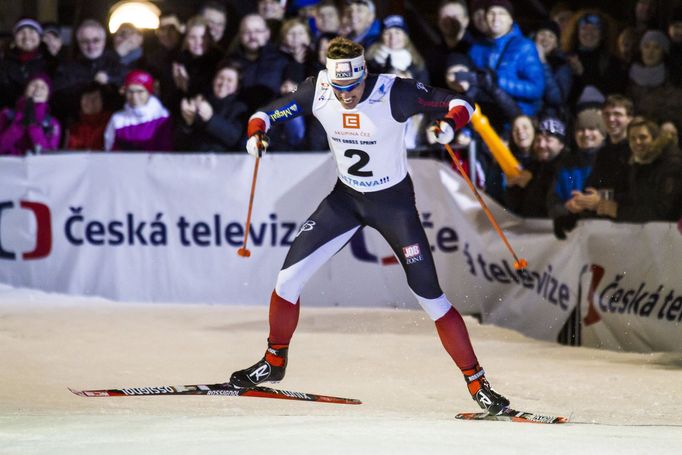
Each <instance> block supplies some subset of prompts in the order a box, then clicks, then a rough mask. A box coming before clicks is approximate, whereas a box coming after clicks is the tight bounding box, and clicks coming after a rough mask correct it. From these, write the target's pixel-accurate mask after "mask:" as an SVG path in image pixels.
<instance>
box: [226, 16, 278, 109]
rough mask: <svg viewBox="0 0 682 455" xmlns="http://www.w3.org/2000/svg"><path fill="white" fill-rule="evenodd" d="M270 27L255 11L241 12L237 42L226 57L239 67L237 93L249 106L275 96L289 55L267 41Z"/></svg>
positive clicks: (262, 103)
mask: <svg viewBox="0 0 682 455" xmlns="http://www.w3.org/2000/svg"><path fill="white" fill-rule="evenodd" d="M269 40H270V29H268V27H267V25H266V24H265V20H264V19H263V18H262V17H261V16H259V15H257V14H249V15H247V16H245V17H244V18H243V19H242V21H241V24H240V26H239V44H238V47H237V49H236V51H235V52H234V53H232V54H231V55H230V59H231V60H233V61H235V62H236V63H237V64H238V65H239V66H240V67H241V68H242V73H241V74H242V81H241V89H240V91H241V94H242V97H243V99H244V101H245V102H246V103H247V104H248V105H249V108H250V109H251V110H253V109H256V108H258V107H260V106H262V105H264V104H266V103H267V102H268V101H270V100H273V99H274V98H275V97H276V96H279V94H280V89H281V86H282V82H283V81H284V80H285V75H286V74H287V71H288V66H289V59H288V57H287V56H286V55H285V54H284V53H282V52H281V51H280V50H279V49H277V48H275V47H274V46H273V45H272V44H269V43H268V41H269Z"/></svg>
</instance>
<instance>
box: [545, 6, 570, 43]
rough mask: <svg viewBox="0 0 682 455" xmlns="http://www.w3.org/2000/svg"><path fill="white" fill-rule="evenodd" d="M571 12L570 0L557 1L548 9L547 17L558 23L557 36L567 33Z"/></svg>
mask: <svg viewBox="0 0 682 455" xmlns="http://www.w3.org/2000/svg"><path fill="white" fill-rule="evenodd" d="M573 14H574V11H573V8H571V4H570V2H557V3H555V4H554V6H552V9H550V10H549V19H550V20H551V21H554V22H556V23H557V24H559V30H560V32H559V36H561V35H565V34H566V33H567V31H568V27H569V24H570V23H571V18H572V17H573Z"/></svg>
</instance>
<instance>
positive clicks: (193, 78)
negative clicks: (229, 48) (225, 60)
mask: <svg viewBox="0 0 682 455" xmlns="http://www.w3.org/2000/svg"><path fill="white" fill-rule="evenodd" d="M219 58H220V56H219V54H218V51H217V50H216V49H215V48H214V47H213V38H212V37H211V33H210V32H209V28H208V23H207V22H206V20H205V19H204V18H203V17H200V16H195V17H193V18H192V19H190V20H189V21H188V22H187V34H186V35H185V38H184V40H183V43H182V50H181V51H180V54H179V55H178V57H177V59H176V60H175V61H174V62H173V81H174V82H175V90H176V99H177V101H176V102H179V99H180V98H182V97H187V96H189V97H194V96H196V95H197V94H199V93H201V92H202V91H203V90H205V89H206V87H210V85H211V75H212V74H213V73H214V71H215V67H216V64H217V63H218V60H219ZM173 106H175V103H174V104H173Z"/></svg>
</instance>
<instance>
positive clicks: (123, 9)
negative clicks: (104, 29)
mask: <svg viewBox="0 0 682 455" xmlns="http://www.w3.org/2000/svg"><path fill="white" fill-rule="evenodd" d="M109 12H110V13H109V32H110V33H116V30H118V28H119V27H120V26H121V24H124V23H126V22H128V23H130V24H133V25H134V26H135V27H136V28H138V29H143V28H147V29H156V28H159V16H160V15H161V10H159V8H158V7H157V6H156V5H154V4H152V3H149V2H147V1H144V0H142V1H131V0H124V1H121V2H118V3H116V4H115V5H114V6H112V7H111V9H110V10H109Z"/></svg>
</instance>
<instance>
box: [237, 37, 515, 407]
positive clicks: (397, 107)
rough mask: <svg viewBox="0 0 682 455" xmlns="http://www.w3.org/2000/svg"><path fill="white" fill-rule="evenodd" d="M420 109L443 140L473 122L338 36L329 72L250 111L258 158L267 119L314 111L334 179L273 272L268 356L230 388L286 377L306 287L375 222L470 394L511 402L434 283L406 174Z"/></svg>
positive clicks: (449, 98)
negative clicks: (371, 65) (413, 120)
mask: <svg viewBox="0 0 682 455" xmlns="http://www.w3.org/2000/svg"><path fill="white" fill-rule="evenodd" d="M421 112H428V113H432V114H437V115H443V118H442V119H441V120H437V121H436V122H434V123H433V124H432V125H431V126H430V127H429V129H428V130H427V134H429V135H430V136H431V137H432V139H434V140H436V141H437V142H439V143H449V142H450V141H452V139H453V137H454V134H455V131H456V130H457V129H459V128H462V127H463V126H465V125H466V124H467V123H468V122H469V119H470V117H471V114H472V112H473V108H472V105H471V104H470V103H469V101H467V100H466V99H463V98H461V97H459V96H456V95H455V94H454V93H451V92H449V91H447V90H442V89H437V88H432V87H429V86H426V85H424V84H422V83H420V82H416V81H415V80H412V79H401V78H399V77H396V76H394V75H389V74H376V75H375V74H368V73H367V71H366V66H365V58H364V49H363V47H362V46H361V45H359V44H356V43H354V42H352V41H350V40H347V39H345V38H335V39H334V40H332V41H331V43H330V45H329V50H328V52H327V63H326V69H323V70H322V71H320V72H319V74H318V75H317V77H311V78H309V79H307V80H306V81H305V82H303V83H302V84H301V85H300V86H299V88H298V91H296V92H295V93H292V94H290V95H288V96H285V97H284V98H281V99H279V100H277V101H275V102H273V103H271V104H270V105H268V106H266V107H264V108H263V109H261V110H259V111H258V112H256V113H255V114H253V115H252V116H251V118H250V119H249V123H248V136H249V139H248V142H247V145H246V148H247V151H248V152H249V153H250V154H251V155H253V156H256V157H259V156H261V154H262V153H263V152H264V151H265V150H266V148H267V146H268V138H267V136H266V135H265V133H267V131H268V129H269V128H270V126H271V125H272V124H273V123H278V122H282V121H287V120H291V119H292V118H294V117H298V116H300V115H307V114H313V115H314V116H315V117H317V119H318V120H319V121H320V123H321V124H322V125H323V126H324V129H325V131H326V133H327V136H328V140H329V146H330V148H331V150H332V152H333V154H334V158H335V160H336V164H337V168H338V181H337V182H336V185H335V186H334V189H333V190H332V192H331V193H330V194H329V195H328V196H327V197H326V198H325V199H324V200H323V201H322V203H321V204H320V205H319V207H318V208H317V210H315V212H314V213H313V214H312V215H311V216H310V218H309V219H308V220H307V221H306V222H305V223H304V224H303V226H302V227H301V230H300V231H299V233H298V236H297V237H296V240H295V241H294V243H293V245H292V246H291V249H290V250H289V252H288V254H287V257H286V259H285V261H284V265H283V267H282V270H281V271H280V272H279V274H278V276H277V283H276V285H275V290H274V292H273V293H272V298H271V300H270V313H269V322H270V333H269V336H268V348H267V350H266V351H265V356H264V357H263V358H262V359H261V360H260V361H259V362H257V363H256V364H255V365H253V366H251V367H249V368H246V369H244V370H239V371H236V372H234V373H233V374H232V376H231V378H230V383H231V384H232V385H233V386H235V387H253V386H255V385H258V384H261V383H266V382H278V381H280V380H282V378H284V373H285V369H286V366H287V353H288V349H289V342H290V341H291V338H292V335H293V333H294V330H295V329H296V325H297V323H298V316H299V308H300V300H299V296H300V294H301V291H302V289H303V286H304V285H305V284H306V282H307V281H308V279H309V278H310V277H311V276H312V275H313V274H314V273H315V271H316V270H318V268H319V267H320V266H322V265H323V264H324V263H325V262H326V261H327V260H329V259H330V258H331V257H332V256H333V255H334V254H335V253H336V252H338V251H339V250H340V249H341V248H343V246H344V245H346V243H348V241H349V240H350V239H351V237H353V235H354V234H355V233H357V232H358V230H360V229H362V228H363V227H365V226H371V227H373V228H375V229H376V230H377V231H379V232H380V233H381V235H382V236H383V237H384V238H385V239H386V240H387V241H388V243H389V244H390V245H391V248H392V249H393V251H394V253H395V255H396V256H397V257H398V259H399V260H400V264H401V265H402V266H403V269H404V270H405V274H406V275H407V282H408V284H409V286H410V289H411V290H412V292H413V293H414V295H415V296H416V298H417V300H418V301H419V303H420V304H421V306H422V307H423V308H424V310H425V311H426V312H427V313H428V315H429V316H430V317H431V319H433V320H434V321H435V324H436V330H437V331H438V335H439V337H440V339H441V342H442V343H443V347H444V348H445V350H446V351H447V352H448V354H449V355H450V356H451V357H452V359H453V360H454V361H455V363H456V364H457V366H458V367H459V369H460V370H462V373H463V374H464V378H465V380H466V383H467V388H468V389H469V392H470V393H471V396H472V398H473V399H474V400H475V401H476V402H477V403H478V404H479V405H480V406H481V408H483V409H484V410H486V411H488V412H489V413H491V414H499V413H501V412H502V411H503V410H504V409H505V408H506V407H508V406H509V400H507V399H506V398H505V397H503V396H502V395H500V394H498V393H496V392H495V391H494V390H493V389H492V388H491V387H490V384H489V383H488V381H487V380H486V378H485V373H484V371H483V369H482V368H481V367H480V366H479V364H478V360H477V359H476V354H475V353H474V350H473V348H472V346H471V341H470V339H469V334H468V332H467V329H466V326H465V324H464V321H463V320H462V316H461V315H460V314H459V312H458V311H457V310H456V309H455V308H454V307H453V306H452V304H451V303H450V301H449V300H448V299H447V297H446V296H445V294H443V291H442V290H441V288H440V285H439V284H438V277H437V275H436V268H435V265H434V262H433V257H432V256H431V247H430V245H429V242H428V240H427V238H426V234H425V232H424V229H423V227H422V225H421V222H420V219H419V215H418V213H417V208H416V205H415V195H414V189H413V185H412V180H411V179H410V176H409V175H408V173H407V154H406V150H405V144H404V133H405V125H406V121H407V119H409V118H410V117H411V116H413V115H415V114H417V113H421Z"/></svg>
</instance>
